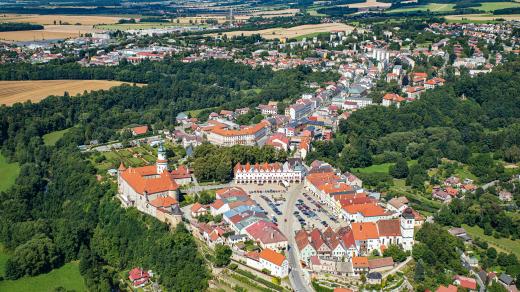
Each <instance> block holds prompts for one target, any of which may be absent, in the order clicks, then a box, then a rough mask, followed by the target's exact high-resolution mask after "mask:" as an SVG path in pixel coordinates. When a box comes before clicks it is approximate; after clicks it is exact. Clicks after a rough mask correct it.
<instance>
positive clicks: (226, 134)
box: [207, 121, 269, 146]
mask: <svg viewBox="0 0 520 292" xmlns="http://www.w3.org/2000/svg"><path fill="white" fill-rule="evenodd" d="M268 133H269V123H268V122H266V121H262V122H260V123H258V124H256V125H253V126H249V127H245V128H242V129H239V130H234V129H227V128H225V127H223V126H214V127H212V129H211V130H209V133H208V134H207V138H208V141H209V142H210V143H212V144H215V145H219V146H233V145H248V146H254V145H256V144H257V143H258V141H259V140H260V139H262V138H264V137H265V136H267V134H268Z"/></svg>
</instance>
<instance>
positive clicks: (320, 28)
mask: <svg viewBox="0 0 520 292" xmlns="http://www.w3.org/2000/svg"><path fill="white" fill-rule="evenodd" d="M352 30H354V27H353V26H350V25H346V24H344V23H320V24H306V25H299V26H294V27H290V28H270V29H263V30H255V31H231V32H226V33H225V34H226V35H227V36H228V37H232V36H239V35H244V36H250V35H253V34H260V35H261V36H262V37H263V38H265V39H268V40H271V39H276V38H278V39H279V38H297V37H299V36H303V35H308V34H312V33H317V32H332V31H348V32H351V31H352ZM211 35H212V36H215V35H216V34H211Z"/></svg>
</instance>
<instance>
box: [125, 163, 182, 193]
mask: <svg viewBox="0 0 520 292" xmlns="http://www.w3.org/2000/svg"><path fill="white" fill-rule="evenodd" d="M121 178H122V179H123V180H124V181H126V182H127V183H128V184H129V185H130V187H132V189H134V191H136V192H137V193H139V194H141V195H144V193H145V192H146V193H148V194H155V193H163V192H167V191H176V190H177V189H178V188H179V185H178V184H177V183H176V182H175V180H173V178H172V176H171V174H170V173H169V172H168V171H165V172H163V173H161V174H157V168H156V166H155V165H150V166H144V167H136V168H132V167H130V168H128V169H126V170H125V171H123V172H122V173H121Z"/></svg>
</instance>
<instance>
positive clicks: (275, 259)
mask: <svg viewBox="0 0 520 292" xmlns="http://www.w3.org/2000/svg"><path fill="white" fill-rule="evenodd" d="M259 261H260V264H261V265H262V266H263V267H264V269H267V270H269V272H270V273H271V275H273V276H275V277H279V278H284V277H286V276H287V275H288V274H289V262H288V261H287V259H286V258H285V256H284V255H283V254H281V253H278V252H276V251H274V250H272V249H269V248H266V249H263V250H262V251H261V252H260V254H259Z"/></svg>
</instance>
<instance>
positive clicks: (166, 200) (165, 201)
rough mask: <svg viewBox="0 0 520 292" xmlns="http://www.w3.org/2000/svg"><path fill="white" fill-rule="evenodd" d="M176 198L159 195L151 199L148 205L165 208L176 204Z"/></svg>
mask: <svg viewBox="0 0 520 292" xmlns="http://www.w3.org/2000/svg"><path fill="white" fill-rule="evenodd" d="M177 203H178V202H177V200H176V199H175V198H172V197H159V198H157V199H155V200H153V201H151V202H150V205H152V206H154V207H156V208H167V207H170V206H172V205H177Z"/></svg>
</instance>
